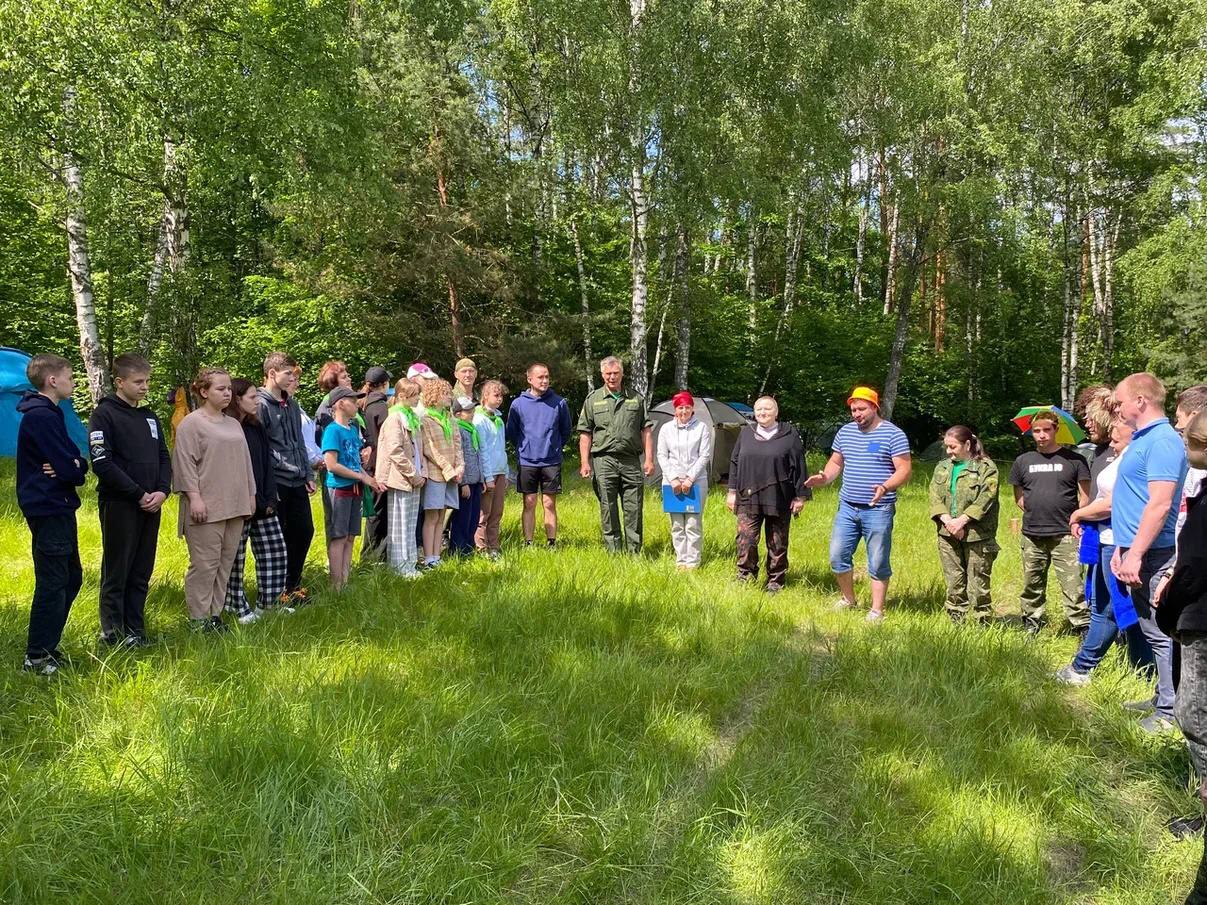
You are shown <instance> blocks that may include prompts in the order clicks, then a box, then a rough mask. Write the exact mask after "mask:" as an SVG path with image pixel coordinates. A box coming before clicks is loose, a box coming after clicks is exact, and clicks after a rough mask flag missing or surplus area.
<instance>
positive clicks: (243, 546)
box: [226, 377, 293, 625]
mask: <svg viewBox="0 0 1207 905" xmlns="http://www.w3.org/2000/svg"><path fill="white" fill-rule="evenodd" d="M259 405H260V401H259V396H258V395H257V388H256V385H255V384H254V383H252V382H251V381H250V380H244V379H243V378H242V377H236V378H235V379H234V380H233V381H231V401H230V405H229V406H227V409H226V413H227V414H228V415H230V416H231V417H232V418H237V419H238V420H239V423H240V424H241V425H242V426H243V436H244V437H246V438H247V450H248V452H249V453H251V470H252V474H253V475H255V479H256V511H255V514H254V515H252V517H251V518H249V519H248V520H247V521H246V522H244V524H243V537H242V539H241V540H240V541H239V550H238V552H237V553H236V554H235V564H234V566H233V567H232V568H231V575H230V580H229V581H228V582H227V584H226V609H228V610H230V611H231V612H232V613H234V614H235V616H236V617H237V618H238V620H239V622H241V623H242V624H244V625H246V624H247V623H249V622H255V621H256V620H257V619H259V618H260V617H261V616H262V615H264V613H265V612H266V611H268V610H270V609H273V608H274V607H277V606H281V605H282V604H281V596H282V595H283V594H284V593H285V570H286V566H287V563H288V557H287V554H286V549H285V535H284V534H283V533H282V532H281V523H280V521H278V520H277V479H276V475H275V474H274V472H273V467H272V452H271V450H270V449H269V446H268V432H267V431H266V430H265V429H264V425H263V424H261V423H260V418H259V415H258V411H259ZM249 539H250V540H251V549H252V552H253V553H254V554H255V555H256V584H257V586H258V587H259V590H260V597H259V600H257V602H256V607H255V609H252V606H251V604H250V603H248V602H247V594H246V593H245V592H244V590H243V566H244V564H245V563H246V561H247V541H248V540H249ZM284 609H285V610H286V611H287V612H291V613H292V612H293V610H292V609H291V608H289V607H284Z"/></svg>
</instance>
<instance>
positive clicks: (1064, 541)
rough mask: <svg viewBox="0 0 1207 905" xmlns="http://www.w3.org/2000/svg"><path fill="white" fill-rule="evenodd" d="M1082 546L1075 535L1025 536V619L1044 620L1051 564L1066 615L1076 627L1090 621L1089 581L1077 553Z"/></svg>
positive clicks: (1078, 627) (1023, 542)
mask: <svg viewBox="0 0 1207 905" xmlns="http://www.w3.org/2000/svg"><path fill="white" fill-rule="evenodd" d="M1080 546H1081V544H1080V542H1079V541H1078V540H1077V538H1075V537H1073V535H1071V534H1066V535H1064V536H1062V537H1028V536H1027V535H1025V534H1024V535H1023V537H1022V552H1023V592H1022V594H1020V595H1019V603H1020V604H1021V606H1022V610H1023V618H1024V619H1027V620H1033V621H1036V622H1041V623H1042V622H1043V621H1044V605H1045V604H1046V602H1047V592H1048V567H1049V566H1051V567H1052V568H1053V569H1055V570H1056V580H1057V581H1058V582H1060V599H1061V603H1063V604H1064V611H1065V618H1066V619H1068V620H1069V625H1071V626H1072V627H1073V628H1074V629H1082V628H1086V627H1087V626H1088V625H1089V624H1090V608H1089V606H1087V605H1086V602H1085V581H1084V580H1083V579H1082V577H1081V563H1080V562H1078V559H1077V552H1078V549H1079V547H1080Z"/></svg>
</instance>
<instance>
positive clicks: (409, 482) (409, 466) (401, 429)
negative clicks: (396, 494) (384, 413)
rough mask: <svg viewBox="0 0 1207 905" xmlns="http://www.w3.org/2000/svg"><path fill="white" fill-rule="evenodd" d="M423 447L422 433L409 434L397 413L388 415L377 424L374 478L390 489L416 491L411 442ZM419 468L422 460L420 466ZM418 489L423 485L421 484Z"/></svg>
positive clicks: (413, 454) (413, 448)
mask: <svg viewBox="0 0 1207 905" xmlns="http://www.w3.org/2000/svg"><path fill="white" fill-rule="evenodd" d="M416 440H418V441H419V446H420V450H421V452H422V448H423V431H422V429H420V430H419V431H416V432H415V434H412V433H411V432H410V431H409V430H407V424H406V420H405V419H404V418H403V416H402V415H401V414H400V413H399V412H390V415H389V417H388V418H386V420H385V421H383V422H382V423H381V432H380V433H379V434H378V435H377V468H376V470H375V473H374V476H375V477H376V478H377V480H378V481H380V482H381V483H382V484H385V485H386V487H388V488H390V489H391V490H407V491H410V490H416V489H417V485H416V479H417V478H419V477H421V475H420V473H419V471H418V470H417V469H416V468H415V441H416ZM420 464H421V465H422V461H421V463H420ZM418 486H420V487H421V486H423V485H422V482H420V483H419V485H418Z"/></svg>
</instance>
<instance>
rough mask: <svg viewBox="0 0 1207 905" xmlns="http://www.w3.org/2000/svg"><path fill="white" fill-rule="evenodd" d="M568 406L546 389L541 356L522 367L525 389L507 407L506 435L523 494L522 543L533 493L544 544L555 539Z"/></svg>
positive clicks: (531, 517) (529, 527)
mask: <svg viewBox="0 0 1207 905" xmlns="http://www.w3.org/2000/svg"><path fill="white" fill-rule="evenodd" d="M571 428H572V425H571V422H570V408H569V406H567V405H566V400H565V399H563V398H562V397H561V396H559V395H557V393H555V392H553V390H551V389H549V367H548V365H546V364H545V363H544V362H543V361H534V362H533V363H532V364H530V365H529V366H528V389H527V390H525V391H524V392H523V393H521V394H520V395H519V396H517V397H516V398H515V400H514V401H513V402H512V403H511V408H510V409H508V411H507V427H506V432H507V439H508V440H509V441H510V442H511V444H512V445H513V446H514V447H515V449H516V458H517V460H518V462H519V476H518V478H517V480H516V490H517V491H519V492H520V493H521V494H523V496H524V512H523V515H522V516H521V519H520V524H521V527H522V528H523V530H524V545H525V546H531V545H532V536H533V534H535V533H536V503H537V498H538V497H539V498H540V499H541V504H542V506H543V508H544V510H545V543H546V544H547V545H548V546H550V547H553V546H555V545H556V544H557V495H558V494H559V493H560V492H561V489H562V450H563V449H564V448H565V446H566V441H567V440H569V439H570V434H571Z"/></svg>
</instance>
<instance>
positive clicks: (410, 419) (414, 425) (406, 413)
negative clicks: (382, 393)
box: [390, 402, 419, 434]
mask: <svg viewBox="0 0 1207 905" xmlns="http://www.w3.org/2000/svg"><path fill="white" fill-rule="evenodd" d="M390 411H391V412H397V413H398V414H400V415H402V420H403V421H405V422H406V423H407V430H408V431H410V432H411V433H412V434H413V433H415V431H417V430H419V416H418V415H416V414H415V410H414V409H413V408H411V407H410V406H409V405H403V404H402V403H401V402H398V403H395V404H394V405H392V406H390Z"/></svg>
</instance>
